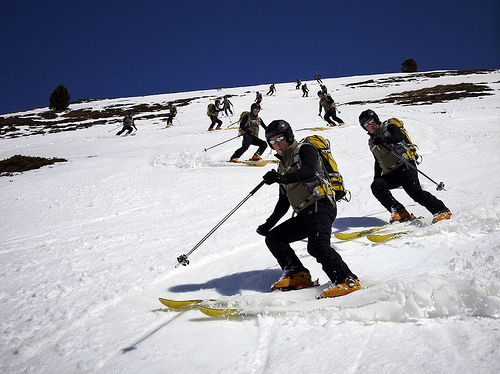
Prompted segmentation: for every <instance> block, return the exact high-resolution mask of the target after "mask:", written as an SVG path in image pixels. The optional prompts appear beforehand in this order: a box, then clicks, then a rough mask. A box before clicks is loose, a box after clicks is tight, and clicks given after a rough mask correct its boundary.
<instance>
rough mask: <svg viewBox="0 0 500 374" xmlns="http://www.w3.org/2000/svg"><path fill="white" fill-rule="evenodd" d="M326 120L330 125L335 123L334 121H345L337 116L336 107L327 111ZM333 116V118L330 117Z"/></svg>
mask: <svg viewBox="0 0 500 374" xmlns="http://www.w3.org/2000/svg"><path fill="white" fill-rule="evenodd" d="M323 118H324V119H325V121H326V122H328V123H329V124H330V125H335V123H334V122H333V121H336V122H338V123H339V124H340V123H344V121H342V120H341V119H340V118H339V117H337V110H336V109H335V108H332V109H330V110H329V111H328V112H326V113H325V116H324V117H323ZM330 118H331V119H330Z"/></svg>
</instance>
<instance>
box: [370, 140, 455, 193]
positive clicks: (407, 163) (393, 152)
mask: <svg viewBox="0 0 500 374" xmlns="http://www.w3.org/2000/svg"><path fill="white" fill-rule="evenodd" d="M371 136H373V135H371ZM381 146H382V147H384V148H385V149H387V150H388V151H389V152H391V153H392V154H393V155H394V156H396V157H397V158H399V159H400V160H401V161H403V162H404V163H405V164H406V165H407V166H409V167H410V168H412V169H413V170H415V171H416V172H417V173H420V174H422V175H423V176H424V177H426V178H427V179H428V180H430V181H431V182H432V183H434V184H435V185H436V186H437V187H436V190H437V191H446V190H445V189H444V183H443V182H439V183H437V182H435V181H434V180H432V179H431V178H430V177H429V176H427V175H426V174H424V173H423V172H421V171H420V170H418V169H417V167H416V166H415V165H413V164H412V163H411V162H410V161H408V160H407V159H406V158H404V157H403V156H400V155H399V154H397V153H396V152H395V151H393V150H390V149H389V148H388V147H387V146H386V145H385V144H381Z"/></svg>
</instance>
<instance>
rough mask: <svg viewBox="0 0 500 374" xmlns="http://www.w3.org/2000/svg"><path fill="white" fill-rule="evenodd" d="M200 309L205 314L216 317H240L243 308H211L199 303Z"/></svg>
mask: <svg viewBox="0 0 500 374" xmlns="http://www.w3.org/2000/svg"><path fill="white" fill-rule="evenodd" d="M198 309H199V310H200V312H202V313H203V314H205V315H207V316H209V317H214V318H230V317H238V316H239V315H240V314H241V310H240V309H235V308H210V307H206V306H202V305H198Z"/></svg>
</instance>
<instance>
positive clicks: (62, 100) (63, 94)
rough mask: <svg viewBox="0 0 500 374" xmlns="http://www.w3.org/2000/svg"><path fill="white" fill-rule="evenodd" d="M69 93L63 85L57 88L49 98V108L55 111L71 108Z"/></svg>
mask: <svg viewBox="0 0 500 374" xmlns="http://www.w3.org/2000/svg"><path fill="white" fill-rule="evenodd" d="M69 98H70V95H69V92H68V89H67V88H66V87H64V86H63V85H62V84H60V85H59V86H57V87H56V89H55V90H54V91H52V94H51V95H50V98H49V108H50V109H54V110H64V109H68V106H69Z"/></svg>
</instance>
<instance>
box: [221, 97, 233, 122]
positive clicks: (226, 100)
mask: <svg viewBox="0 0 500 374" xmlns="http://www.w3.org/2000/svg"><path fill="white" fill-rule="evenodd" d="M232 106H233V103H231V102H230V101H229V98H228V95H225V96H224V100H223V101H222V108H223V109H224V113H225V114H226V117H229V115H228V114H227V113H228V112H229V113H231V116H232V115H233V111H232V110H231V107H232Z"/></svg>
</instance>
